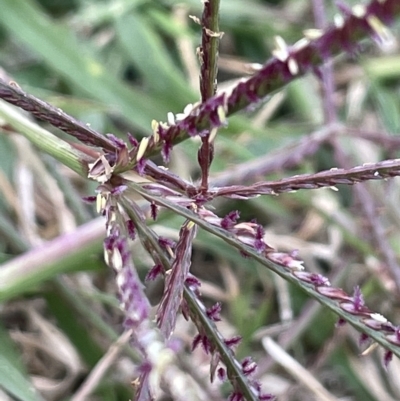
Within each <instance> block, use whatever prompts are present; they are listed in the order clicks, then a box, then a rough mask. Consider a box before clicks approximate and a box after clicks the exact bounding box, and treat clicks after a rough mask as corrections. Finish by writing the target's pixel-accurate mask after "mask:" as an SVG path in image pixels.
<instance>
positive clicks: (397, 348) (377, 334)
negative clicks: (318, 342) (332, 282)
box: [130, 183, 400, 357]
mask: <svg viewBox="0 0 400 401" xmlns="http://www.w3.org/2000/svg"><path fill="white" fill-rule="evenodd" d="M130 186H131V188H133V189H134V190H135V191H136V192H138V193H139V194H141V195H142V196H143V197H145V198H147V199H149V200H151V201H153V202H155V203H156V204H158V205H160V206H163V207H166V208H168V209H169V210H171V211H173V212H175V213H177V214H179V215H181V216H183V217H185V218H186V219H189V220H191V221H193V222H194V223H196V224H197V225H198V226H199V227H201V228H203V229H204V230H206V231H208V232H209V233H211V234H213V235H215V236H216V237H219V238H221V239H222V240H223V241H225V242H226V243H228V244H229V245H231V246H233V247H234V248H236V249H238V250H239V251H240V252H242V253H244V254H246V255H247V256H250V257H252V258H254V259H255V260H257V261H258V262H259V263H261V264H262V265H264V266H266V267H267V268H268V269H270V270H271V271H273V272H274V273H276V274H278V275H280V276H281V277H283V278H284V279H285V280H287V281H289V282H290V283H292V284H294V285H295V286H297V287H299V288H301V289H302V290H303V291H304V292H306V293H307V294H308V295H309V296H311V297H313V298H315V299H316V300H317V301H318V302H320V303H321V304H323V305H325V306H326V307H327V308H329V309H330V310H332V311H333V312H334V313H335V314H336V315H338V316H339V317H341V318H343V319H344V320H346V321H347V322H349V323H350V324H351V325H352V326H354V327H355V328H356V329H357V330H359V331H361V332H363V333H365V334H367V335H368V336H369V337H371V338H372V339H373V340H375V341H376V342H377V343H378V344H380V345H382V346H383V347H384V348H386V349H388V350H390V351H391V352H393V354H395V355H397V356H398V357H400V345H397V344H393V342H390V341H389V340H388V339H387V334H388V333H391V332H392V331H389V332H388V331H386V330H385V329H380V330H375V329H372V328H370V327H369V326H367V325H366V324H365V323H364V321H363V318H366V317H368V316H370V315H371V314H372V312H370V311H369V312H368V313H364V314H363V315H357V314H352V313H349V312H348V311H346V310H344V309H343V308H342V307H341V304H340V303H339V302H338V298H335V297H329V296H327V295H324V294H323V291H322V290H321V286H316V285H313V284H310V283H309V282H306V281H304V280H302V279H299V278H298V277H297V274H298V271H297V270H295V269H291V268H288V267H286V266H283V265H281V264H278V263H276V262H274V261H272V260H270V259H268V257H266V256H263V255H262V254H260V253H258V252H257V251H256V250H255V249H254V248H252V247H249V246H247V245H245V244H244V243H243V242H241V241H239V240H238V239H237V238H235V236H234V235H232V233H230V232H229V231H228V230H225V229H222V228H220V227H218V226H216V225H214V224H211V223H208V222H207V221H205V220H204V219H203V218H201V217H200V216H199V214H196V213H193V212H192V211H190V210H188V209H187V208H184V207H181V206H179V205H177V204H176V203H173V202H171V201H169V200H167V199H164V198H162V197H159V196H155V195H153V194H151V193H149V192H148V191H146V190H144V189H143V188H142V187H141V186H140V185H137V184H134V183H132V184H130ZM267 255H268V254H267ZM306 274H308V273H306ZM310 274H311V273H310ZM322 287H323V288H324V289H326V288H327V289H329V291H330V289H332V291H333V292H335V293H336V294H340V299H347V298H350V297H349V296H347V295H346V294H345V293H344V291H342V290H340V289H335V288H333V287H329V286H322ZM390 325H391V324H390ZM391 327H393V326H391Z"/></svg>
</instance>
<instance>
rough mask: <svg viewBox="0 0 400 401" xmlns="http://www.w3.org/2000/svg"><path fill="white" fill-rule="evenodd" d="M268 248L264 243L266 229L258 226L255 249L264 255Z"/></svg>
mask: <svg viewBox="0 0 400 401" xmlns="http://www.w3.org/2000/svg"><path fill="white" fill-rule="evenodd" d="M266 246H267V245H266V244H265V242H264V228H263V227H262V226H261V225H257V228H256V238H255V241H254V248H255V250H256V251H257V252H258V253H262V252H264V250H265V248H266Z"/></svg>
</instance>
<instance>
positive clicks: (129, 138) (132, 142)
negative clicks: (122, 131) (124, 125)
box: [127, 132, 139, 149]
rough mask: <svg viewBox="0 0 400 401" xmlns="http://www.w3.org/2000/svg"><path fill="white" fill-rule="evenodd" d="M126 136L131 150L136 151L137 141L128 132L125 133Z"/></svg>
mask: <svg viewBox="0 0 400 401" xmlns="http://www.w3.org/2000/svg"><path fill="white" fill-rule="evenodd" d="M127 136H128V141H129V143H130V144H131V146H132V148H134V149H136V148H137V147H138V146H139V142H138V140H137V139H136V138H135V137H134V136H133V135H132V134H131V133H130V132H128V133H127Z"/></svg>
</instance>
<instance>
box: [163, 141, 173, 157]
mask: <svg viewBox="0 0 400 401" xmlns="http://www.w3.org/2000/svg"><path fill="white" fill-rule="evenodd" d="M172 147H173V145H172V142H171V141H168V140H167V141H164V142H163V144H162V148H161V155H162V158H163V160H164V163H168V162H169V159H170V156H171V151H172Z"/></svg>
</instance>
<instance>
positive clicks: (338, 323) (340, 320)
mask: <svg viewBox="0 0 400 401" xmlns="http://www.w3.org/2000/svg"><path fill="white" fill-rule="evenodd" d="M346 323H347V322H346V320H345V319H343V318H342V317H340V318H339V319H338V321H337V322H336V324H335V326H336V327H342V326H344V325H345V324H346Z"/></svg>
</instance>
